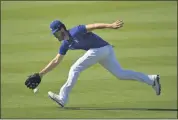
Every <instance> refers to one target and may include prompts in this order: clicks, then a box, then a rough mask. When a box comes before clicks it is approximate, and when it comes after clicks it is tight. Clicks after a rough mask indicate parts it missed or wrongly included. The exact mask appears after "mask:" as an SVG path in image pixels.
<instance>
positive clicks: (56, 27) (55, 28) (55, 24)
mask: <svg viewBox="0 0 178 120" xmlns="http://www.w3.org/2000/svg"><path fill="white" fill-rule="evenodd" d="M62 25H63V23H62V22H61V21H59V20H54V21H52V22H51V24H50V29H51V31H52V34H54V33H55V32H56V31H58V30H59V29H60V28H61V26H62Z"/></svg>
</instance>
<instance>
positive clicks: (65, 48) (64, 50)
mask: <svg viewBox="0 0 178 120" xmlns="http://www.w3.org/2000/svg"><path fill="white" fill-rule="evenodd" d="M68 50H69V43H68V42H67V41H63V42H62V44H61V46H60V48H59V54H60V55H66V53H67V51H68Z"/></svg>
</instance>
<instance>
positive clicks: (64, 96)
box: [25, 20, 161, 107]
mask: <svg viewBox="0 0 178 120" xmlns="http://www.w3.org/2000/svg"><path fill="white" fill-rule="evenodd" d="M123 25H124V22H123V21H122V20H117V21H115V22H114V23H111V24H110V23H94V24H88V25H78V26H75V27H73V28H72V29H69V30H67V29H66V27H65V25H64V24H63V23H62V22H61V21H59V20H55V21H53V22H52V23H51V24H50V29H51V31H52V34H53V35H54V36H55V37H56V38H57V40H58V41H60V42H61V46H60V47H59V52H58V53H57V55H56V56H55V58H54V59H52V61H51V62H50V63H49V64H48V65H47V66H46V67H45V68H44V69H42V70H41V71H40V72H39V73H35V74H34V75H31V76H30V77H29V78H28V80H27V81H26V82H25V85H26V86H27V87H28V88H31V89H34V88H36V87H37V86H38V85H39V83H40V81H41V78H42V77H43V76H44V75H45V74H47V73H48V72H50V71H51V70H52V69H53V68H55V67H56V66H57V65H58V64H59V63H61V61H62V59H63V58H64V56H65V55H66V53H67V51H68V50H80V49H81V50H85V51H86V52H85V54H84V55H83V56H82V57H80V58H79V59H78V60H77V61H76V62H75V63H74V64H73V65H72V66H71V67H70V71H69V74H68V78H67V81H66V83H65V84H64V85H63V86H62V87H61V89H60V92H59V94H55V93H53V92H51V91H49V92H48V96H49V97H50V98H51V99H52V100H53V101H55V102H56V103H58V104H59V105H60V106H61V107H64V106H65V105H66V103H67V100H68V97H69V93H70V92H71V90H72V88H73V87H74V85H75V83H76V81H77V79H78V77H79V75H80V73H81V72H82V71H84V70H85V69H87V68H89V67H90V66H92V65H94V64H96V63H99V64H100V65H101V66H103V67H104V68H105V69H107V70H108V71H109V72H110V73H112V74H113V75H114V76H116V77H117V78H118V79H120V80H137V81H140V82H144V83H146V84H148V85H150V86H152V87H153V89H154V90H155V92H156V95H160V93H161V85H160V82H159V79H160V77H159V75H146V74H144V73H140V72H135V71H132V70H126V69H123V68H122V67H121V66H120V64H119V62H118V61H117V59H116V56H115V53H114V50H113V47H112V45H110V44H109V43H108V42H106V41H105V40H103V39H102V38H101V37H100V36H98V35H96V34H95V33H93V31H94V30H97V29H106V28H108V29H120V28H121V27H123Z"/></svg>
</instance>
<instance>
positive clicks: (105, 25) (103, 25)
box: [86, 20, 124, 32]
mask: <svg viewBox="0 0 178 120" xmlns="http://www.w3.org/2000/svg"><path fill="white" fill-rule="evenodd" d="M123 25H124V22H123V21H122V20H117V21H115V22H113V23H111V24H110V23H93V24H88V25H86V29H87V32H91V31H93V30H95V29H105V28H111V29H118V28H121V27H122V26H123Z"/></svg>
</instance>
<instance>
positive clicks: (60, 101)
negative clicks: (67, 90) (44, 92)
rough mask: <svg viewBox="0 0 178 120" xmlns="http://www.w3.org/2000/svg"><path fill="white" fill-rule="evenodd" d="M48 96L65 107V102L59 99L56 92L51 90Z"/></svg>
mask: <svg viewBox="0 0 178 120" xmlns="http://www.w3.org/2000/svg"><path fill="white" fill-rule="evenodd" d="M48 97H49V98H51V99H52V100H53V101H55V102H56V103H57V104H58V105H60V106H61V107H62V108H63V107H64V104H63V102H62V100H60V99H59V95H56V94H55V93H53V92H51V91H49V92H48Z"/></svg>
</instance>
